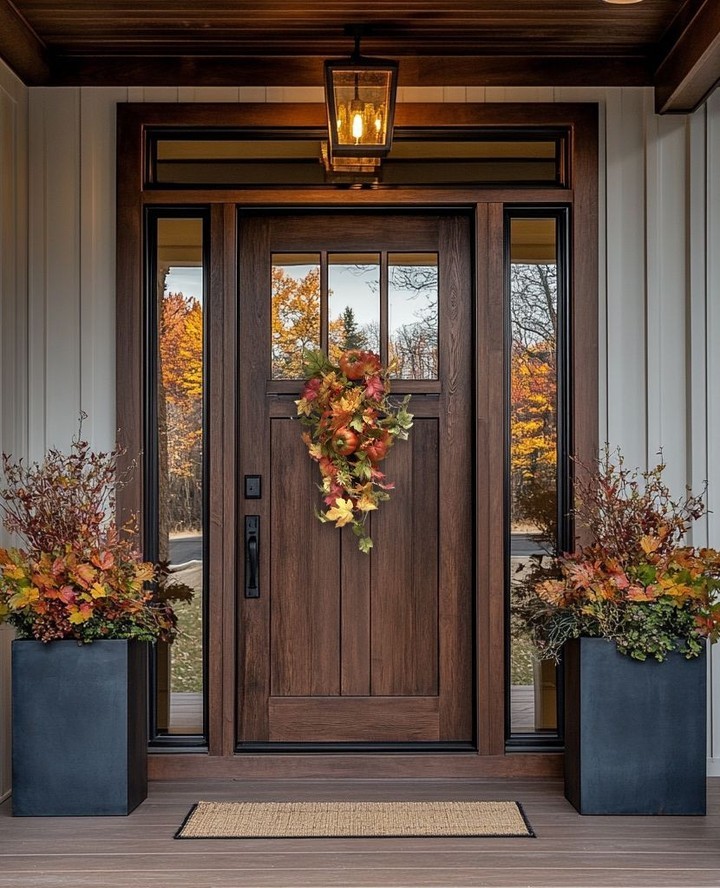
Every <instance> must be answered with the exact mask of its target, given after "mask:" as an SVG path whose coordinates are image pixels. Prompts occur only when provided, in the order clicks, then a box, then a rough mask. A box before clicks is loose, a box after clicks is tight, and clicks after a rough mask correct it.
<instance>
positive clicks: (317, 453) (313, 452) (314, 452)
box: [308, 444, 323, 460]
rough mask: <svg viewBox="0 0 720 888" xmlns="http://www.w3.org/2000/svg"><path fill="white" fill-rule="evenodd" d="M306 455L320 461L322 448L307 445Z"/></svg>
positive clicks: (317, 445) (315, 445)
mask: <svg viewBox="0 0 720 888" xmlns="http://www.w3.org/2000/svg"><path fill="white" fill-rule="evenodd" d="M308 453H309V454H310V456H311V457H312V458H313V459H315V460H320V459H321V458H322V455H323V453H322V448H321V447H320V445H319V444H308Z"/></svg>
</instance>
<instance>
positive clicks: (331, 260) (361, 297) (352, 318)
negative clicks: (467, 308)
mask: <svg viewBox="0 0 720 888" xmlns="http://www.w3.org/2000/svg"><path fill="white" fill-rule="evenodd" d="M349 348H361V349H367V350H369V351H373V352H379V351H380V256H379V254H377V253H331V254H330V255H329V256H328V349H329V355H330V360H331V361H336V360H337V359H338V358H339V356H340V353H341V352H343V351H345V350H346V349H349Z"/></svg>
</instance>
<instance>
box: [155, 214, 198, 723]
mask: <svg viewBox="0 0 720 888" xmlns="http://www.w3.org/2000/svg"><path fill="white" fill-rule="evenodd" d="M150 225H151V231H150V232H149V235H150V238H151V241H154V246H155V250H154V256H152V255H151V256H150V260H151V263H152V264H153V265H154V273H155V298H154V303H153V304H151V306H150V312H149V320H148V322H149V326H150V329H151V331H152V335H153V337H154V338H155V354H154V361H153V363H154V369H153V371H152V372H153V375H154V397H151V398H150V404H151V405H152V406H151V412H152V413H153V414H154V416H153V422H152V424H151V426H150V427H149V428H148V432H147V433H148V442H147V453H148V455H149V456H150V455H152V456H153V457H154V458H152V459H148V461H147V463H148V464H147V471H148V472H151V473H152V475H151V479H149V483H148V485H147V488H148V491H149V494H148V495H149V497H151V498H152V497H153V495H154V500H155V501H154V503H153V502H149V503H148V509H147V510H146V514H147V515H148V521H147V528H146V546H147V549H148V552H147V554H148V556H149V557H152V558H154V559H157V560H159V561H164V562H168V564H169V569H170V572H171V579H172V580H173V581H175V582H178V583H182V584H185V586H186V587H187V589H186V595H187V598H186V599H185V600H179V601H175V602H174V603H173V605H174V607H175V610H176V613H177V615H178V627H179V635H178V638H177V640H176V642H175V643H174V644H173V645H170V646H168V645H165V644H162V643H158V644H157V645H156V646H155V659H154V670H153V674H154V691H155V693H154V698H155V707H154V710H155V711H154V713H153V715H154V728H155V730H154V732H153V733H154V735H155V737H156V738H158V737H162V736H163V735H165V736H167V735H199V736H202V735H203V734H204V733H205V719H204V709H205V708H204V702H203V701H204V691H205V687H204V665H203V664H204V643H203V637H204V628H203V624H204V610H205V606H204V605H205V593H206V586H205V570H204V564H205V557H204V552H205V536H206V534H205V524H206V521H205V497H204V485H205V457H204V455H205V446H206V442H205V384H206V382H205V328H206V322H205V304H206V300H205V282H204V279H205V261H204V255H205V246H206V244H205V236H204V229H205V220H204V219H203V218H201V217H178V216H172V217H165V216H162V215H160V214H159V213H158V214H157V215H156V216H155V217H154V218H151V219H150ZM190 593H192V594H191V595H190Z"/></svg>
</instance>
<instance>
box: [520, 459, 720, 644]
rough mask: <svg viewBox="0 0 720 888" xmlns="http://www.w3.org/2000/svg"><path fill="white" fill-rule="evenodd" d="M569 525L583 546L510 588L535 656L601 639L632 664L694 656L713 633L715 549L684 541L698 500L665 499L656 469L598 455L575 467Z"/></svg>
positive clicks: (718, 557) (718, 624)
mask: <svg viewBox="0 0 720 888" xmlns="http://www.w3.org/2000/svg"><path fill="white" fill-rule="evenodd" d="M579 468H580V471H579V472H578V476H579V477H578V480H577V483H576V488H575V495H576V507H575V510H574V514H575V516H576V520H577V524H578V525H579V526H581V527H583V528H585V529H587V530H588V531H589V533H590V536H591V542H590V543H589V544H588V545H586V546H580V547H578V548H577V550H576V551H574V552H571V553H561V554H558V555H556V556H555V557H554V558H552V559H549V561H548V560H547V559H542V558H537V559H536V560H535V561H534V563H533V565H532V568H531V570H530V571H529V572H528V573H527V574H526V575H525V577H524V578H523V579H522V580H521V581H520V582H519V583H518V585H517V593H518V611H519V613H520V617H521V619H522V621H523V622H524V624H525V625H526V626H527V628H528V630H529V632H530V635H531V637H532V641H533V644H534V646H535V649H536V650H537V652H538V654H539V656H540V658H541V659H548V658H554V659H557V658H558V657H559V654H560V651H561V649H562V647H563V645H564V644H565V642H567V641H569V640H570V639H573V638H579V637H581V636H583V637H590V638H606V639H609V640H611V641H614V642H615V644H616V645H617V649H618V651H620V653H622V654H626V655H629V656H630V657H632V658H633V659H636V660H645V659H647V658H650V657H652V658H654V659H656V660H658V661H663V660H664V659H665V658H666V657H667V656H668V654H669V653H671V652H673V651H676V650H678V649H679V650H680V651H681V652H682V653H683V654H684V655H685V656H686V657H688V658H692V657H696V656H698V655H699V654H700V652H701V651H702V650H704V646H705V639H708V638H709V639H710V640H711V641H715V640H716V639H717V638H718V636H719V635H720V552H718V551H716V550H715V549H710V548H697V547H694V546H689V545H687V544H686V543H685V538H686V535H687V533H688V531H689V530H690V528H691V526H692V524H693V523H694V522H695V521H697V520H698V519H699V518H700V517H702V515H703V514H704V512H705V504H704V499H703V496H702V495H699V496H694V495H692V494H691V493H689V492H687V493H686V494H685V495H684V496H683V497H681V498H679V499H673V498H672V496H671V493H670V490H669V488H668V487H667V485H666V484H665V482H664V480H663V472H664V470H665V465H664V463H662V462H660V463H659V464H658V465H657V466H655V467H654V468H652V469H649V470H647V471H644V472H641V471H638V470H634V469H629V468H627V467H626V466H625V464H624V460H623V457H622V454H621V453H620V452H619V451H610V450H609V448H606V449H605V452H604V455H603V457H602V458H601V459H600V460H598V462H597V464H596V465H595V466H591V467H582V466H580V467H579Z"/></svg>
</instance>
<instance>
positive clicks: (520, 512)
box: [510, 264, 557, 540]
mask: <svg viewBox="0 0 720 888" xmlns="http://www.w3.org/2000/svg"><path fill="white" fill-rule="evenodd" d="M510 294H511V295H510V321H511V336H512V342H511V356H510V361H511V380H510V385H511V415H510V434H511V495H512V519H513V524H515V525H517V524H518V523H519V522H525V523H527V524H529V525H530V526H531V527H533V528H534V529H536V530H538V531H540V532H542V533H543V535H544V536H545V537H546V538H548V539H549V540H554V538H555V535H556V529H557V266H556V265H520V264H513V265H512V266H511V269H510Z"/></svg>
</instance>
